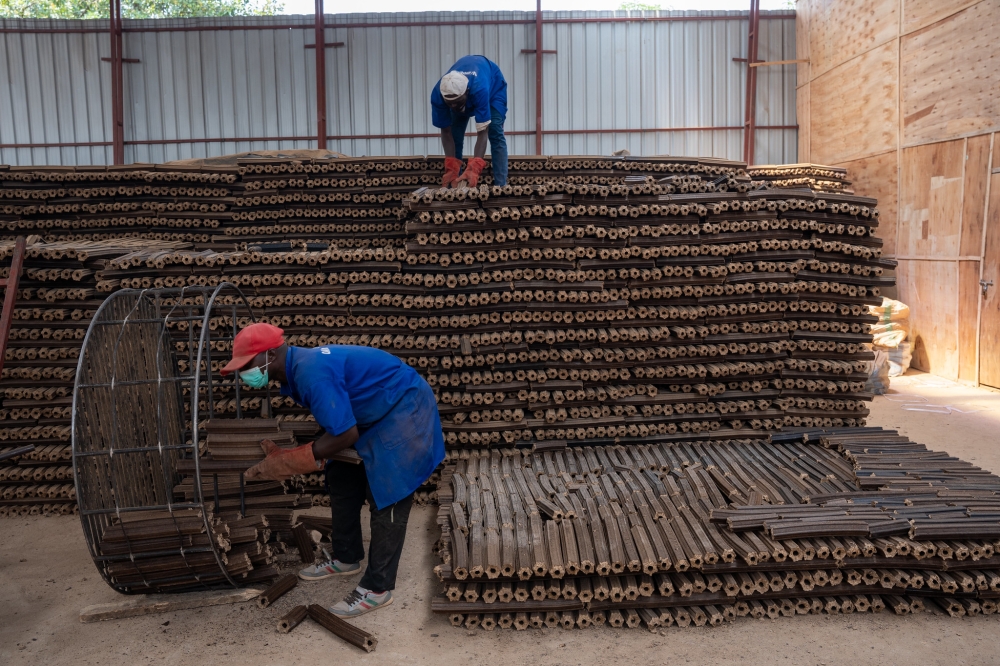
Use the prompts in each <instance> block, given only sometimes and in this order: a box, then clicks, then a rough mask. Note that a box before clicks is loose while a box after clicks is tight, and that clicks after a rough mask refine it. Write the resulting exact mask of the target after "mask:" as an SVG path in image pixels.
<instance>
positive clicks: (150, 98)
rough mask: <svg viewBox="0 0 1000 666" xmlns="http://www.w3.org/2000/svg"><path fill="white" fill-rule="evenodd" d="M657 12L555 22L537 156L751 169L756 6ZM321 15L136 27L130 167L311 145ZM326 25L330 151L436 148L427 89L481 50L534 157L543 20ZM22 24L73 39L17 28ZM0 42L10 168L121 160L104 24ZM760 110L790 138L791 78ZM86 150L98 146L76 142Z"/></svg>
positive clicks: (518, 139)
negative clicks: (749, 48)
mask: <svg viewBox="0 0 1000 666" xmlns="http://www.w3.org/2000/svg"><path fill="white" fill-rule="evenodd" d="M648 15H650V16H661V17H682V16H683V17H685V19H684V20H666V21H665V20H659V21H637V20H630V21H621V20H620V19H621V18H624V17H628V16H629V15H628V14H627V13H624V12H545V13H544V15H543V16H544V19H545V21H546V22H545V24H544V27H543V48H544V49H546V50H555V51H556V53H554V54H545V55H544V56H543V58H544V61H543V77H542V79H543V84H544V85H543V92H542V102H543V123H542V125H543V128H544V131H545V132H546V134H545V135H544V138H543V152H544V153H547V154H608V153H611V152H613V151H615V150H619V149H623V148H624V149H628V150H629V151H631V152H632V154H634V155H653V154H673V155H702V156H715V157H725V158H730V159H739V158H740V155H741V146H742V130H741V129H740V128H741V127H742V124H743V104H744V101H743V100H744V94H745V88H746V85H745V74H746V64H745V63H738V62H733V58H734V57H746V41H747V34H746V33H747V22H746V15H747V14H746V12H700V13H699V12H650V13H648ZM635 17H636V14H635V13H633V14H632V18H633V19H634V18H635ZM602 18H603V19H609V18H612V19H613V18H617V19H619V20H617V21H607V20H603V21H602V20H597V19H602ZM312 21H313V18H312V17H311V16H308V17H307V16H292V17H289V16H276V17H255V18H239V19H186V20H157V21H141V22H140V21H125V30H126V32H125V34H124V57H125V58H126V59H137V60H138V62H126V63H125V64H124V80H125V90H124V96H125V103H124V106H125V141H126V146H125V160H126V162H162V161H167V160H172V159H182V158H188V157H205V156H213V155H222V154H226V153H232V152H238V151H244V150H262V149H282V148H309V147H314V146H315V145H316V144H315V138H314V137H315V133H316V101H315V95H316V85H315V55H314V54H315V52H314V50H313V49H312V48H307V45H309V44H312V43H313V37H314V32H313V22H312ZM326 23H327V24H328V25H331V24H333V25H334V27H328V28H327V30H326V36H325V39H326V41H327V43H328V44H330V43H335V42H342V43H343V46H339V47H328V48H327V65H326V71H327V77H326V78H327V81H326V87H327V101H328V104H327V109H328V110H327V130H328V134H329V135H330V136H331V137H332V138H331V140H330V141H329V142H328V147H329V148H330V149H332V150H337V151H340V152H344V153H347V154H350V155H411V154H435V153H440V152H441V144H440V140H439V139H438V138H437V130H435V129H434V128H433V127H432V125H431V122H430V104H429V101H428V100H429V95H430V89H431V87H432V86H433V85H434V83H435V82H436V81H437V79H438V78H439V77H440V76H441V74H442V73H443V72H444V71H445V70H446V69H447V68H448V67H449V66H450V65H451V64H452V63H453V62H454V61H455V60H456V59H457V58H458V57H460V56H462V55H465V54H468V53H481V54H483V55H486V56H487V57H489V58H490V59H492V60H494V61H496V62H497V63H498V64H499V65H500V67H501V69H502V70H503V72H504V75H505V77H506V79H507V82H508V98H509V111H508V116H507V122H506V124H505V129H506V131H507V133H508V144H509V146H510V151H511V153H512V154H531V153H534V152H535V136H534V129H535V55H534V54H525V53H521V51H522V49H534V47H535V43H534V42H535V25H534V13H533V12H482V13H481V12H467V13H458V12H454V13H453V12H448V13H414V14H337V15H327V16H326ZM414 23H418V24H422V25H408V24H414ZM429 23H433V24H436V25H426V24H429ZM359 24H360V25H359ZM385 24H392V25H390V26H385ZM437 24H440V25H437ZM355 25H357V26H358V27H351V26H355ZM266 26H274V27H266ZM297 26H301V28H299V27H297ZM383 26H385V27H383ZM25 28H30V29H35V30H39V29H54V30H57V31H60V30H61V31H63V32H36V33H28V32H17V31H18V30H23V29H25ZM247 28H251V29H247ZM84 30H91V31H93V32H79V31H84ZM74 31H77V32H74ZM0 45H2V46H0V163H8V164H101V163H108V162H110V161H111V160H112V149H111V145H110V142H111V137H112V133H111V103H110V94H111V93H110V89H111V77H110V63H109V62H107V61H102V58H108V56H109V54H110V43H109V38H108V34H107V21H37V20H5V21H0ZM759 57H760V59H762V60H789V59H793V58H795V21H794V18H788V14H787V13H786V14H783V15H781V17H780V18H779V17H777V16H776V17H772V18H768V12H762V17H761V42H760V52H759ZM757 99H758V111H757V124H758V125H759V126H774V127H786V126H795V124H796V120H795V67H794V66H777V67H765V68H762V69H761V71H760V73H759V89H758V95H757ZM681 128H728V129H712V130H704V129H701V130H694V129H689V130H687V131H682V130H681ZM637 130H641V131H637ZM428 134H429V135H431V136H417V137H405V138H399V135H428ZM358 137H361V138H358ZM206 139H207V140H208V141H207V142H206V141H204V140H206ZM93 143H97V144H105V145H79V144H93ZM59 144H62V145H59ZM66 144H76V145H66ZM15 145H18V146H24V145H30V146H34V147H13V146H15ZM796 145H797V130H796V129H763V130H758V134H757V159H756V161H757V162H759V163H775V162H794V161H795V159H796Z"/></svg>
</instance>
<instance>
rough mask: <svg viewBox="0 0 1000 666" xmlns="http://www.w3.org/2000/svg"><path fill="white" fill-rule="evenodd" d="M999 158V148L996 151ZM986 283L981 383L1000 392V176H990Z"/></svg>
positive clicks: (981, 340)
mask: <svg viewBox="0 0 1000 666" xmlns="http://www.w3.org/2000/svg"><path fill="white" fill-rule="evenodd" d="M993 154H994V155H995V154H996V147H995V146H994V148H993ZM991 181H992V182H991V183H990V204H989V214H988V216H987V218H986V252H985V253H984V254H983V279H984V280H987V281H990V280H992V281H993V286H992V287H990V288H989V289H988V290H987V291H986V298H984V299H983V301H982V317H981V320H980V329H979V382H980V383H981V384H986V385H987V386H992V387H994V388H1000V173H995V174H993V175H992V176H991Z"/></svg>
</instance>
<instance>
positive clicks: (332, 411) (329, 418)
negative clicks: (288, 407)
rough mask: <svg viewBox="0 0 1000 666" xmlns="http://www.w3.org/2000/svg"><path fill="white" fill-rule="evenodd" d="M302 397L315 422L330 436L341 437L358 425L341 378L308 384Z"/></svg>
mask: <svg viewBox="0 0 1000 666" xmlns="http://www.w3.org/2000/svg"><path fill="white" fill-rule="evenodd" d="M303 397H304V398H305V402H306V403H307V404H308V406H309V411H310V412H312V415H313V416H314V417H315V418H316V422H317V423H319V424H320V426H322V428H323V430H325V431H326V432H328V433H330V434H331V435H341V434H343V433H345V432H347V431H348V430H350V429H351V428H353V427H354V426H355V425H357V423H358V422H357V420H356V419H355V418H354V411H353V410H352V409H351V400H350V398H348V397H347V387H346V386H345V385H344V379H343V377H332V378H326V379H325V380H324V381H321V382H316V383H314V384H310V385H309V386H308V387H306V390H305V395H304V396H303Z"/></svg>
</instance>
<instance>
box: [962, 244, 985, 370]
mask: <svg viewBox="0 0 1000 666" xmlns="http://www.w3.org/2000/svg"><path fill="white" fill-rule="evenodd" d="M979 293H980V291H979V262H978V261H960V262H958V378H959V379H965V380H968V381H970V382H972V381H975V380H976V338H977V337H978V335H979V334H978V330H977V328H976V326H977V324H978V321H977V319H976V317H977V314H978V312H979Z"/></svg>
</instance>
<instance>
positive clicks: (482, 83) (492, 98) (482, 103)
mask: <svg viewBox="0 0 1000 666" xmlns="http://www.w3.org/2000/svg"><path fill="white" fill-rule="evenodd" d="M448 72H461V73H462V74H465V75H466V76H467V77H469V97H468V99H467V100H466V102H465V109H464V110H463V111H461V112H457V111H456V114H458V115H460V116H464V117H465V118H469V117H470V116H475V117H476V122H477V123H485V122H487V121H488V120H491V119H492V115H491V113H490V107H491V106H493V107H495V108H496V109H497V110H498V111H499V112H500V116H501V117H504V116H506V115H507V81H506V80H505V79H504V78H503V74H502V73H501V72H500V68H499V67H497V64H496V63H495V62H493V61H492V60H489V59H488V58H487V57H486V56H481V55H468V56H464V57H462V58H459V59H458V61H457V62H456V63H455V64H454V65H452V66H451V69H449V70H448ZM445 73H446V74H447V72H445ZM431 122H432V123H433V124H434V127H438V128H445V127H451V126H452V124H453V123H454V122H455V120H454V118H453V117H452V111H451V109H450V108H449V107H448V105H447V104H445V103H444V98H443V97H442V96H441V81H440V80H438V82H437V83H435V84H434V88H433V89H432V90H431ZM466 122H468V121H466Z"/></svg>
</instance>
